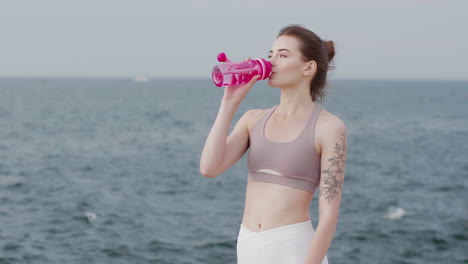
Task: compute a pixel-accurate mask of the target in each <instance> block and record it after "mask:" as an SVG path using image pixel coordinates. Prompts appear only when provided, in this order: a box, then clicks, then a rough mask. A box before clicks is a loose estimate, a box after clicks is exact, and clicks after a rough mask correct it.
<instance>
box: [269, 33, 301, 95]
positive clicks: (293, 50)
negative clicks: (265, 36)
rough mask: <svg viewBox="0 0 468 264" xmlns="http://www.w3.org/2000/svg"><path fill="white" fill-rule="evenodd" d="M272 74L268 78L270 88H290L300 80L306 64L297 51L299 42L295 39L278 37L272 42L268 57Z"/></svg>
mask: <svg viewBox="0 0 468 264" xmlns="http://www.w3.org/2000/svg"><path fill="white" fill-rule="evenodd" d="M268 57H269V58H270V62H271V65H272V73H271V75H270V77H268V85H269V86H272V87H290V86H294V85H296V84H298V83H299V82H300V81H301V80H302V78H304V77H305V76H304V75H303V73H304V71H305V69H306V68H307V62H304V61H303V56H302V53H301V51H300V50H299V42H298V40H297V39H296V38H295V37H291V36H285V35H283V36H280V37H278V38H277V39H276V40H275V41H274V42H273V46H272V48H271V50H270V53H269V56H268Z"/></svg>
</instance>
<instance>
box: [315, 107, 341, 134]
mask: <svg viewBox="0 0 468 264" xmlns="http://www.w3.org/2000/svg"><path fill="white" fill-rule="evenodd" d="M315 126H316V129H315V130H316V133H317V135H318V137H319V138H323V137H324V136H331V135H337V134H340V133H343V132H345V131H346V124H345V122H344V121H343V120H342V119H341V118H340V117H339V116H338V115H336V114H333V113H330V112H328V111H327V110H326V109H323V108H322V111H320V114H319V116H318V118H317V123H316V125H315Z"/></svg>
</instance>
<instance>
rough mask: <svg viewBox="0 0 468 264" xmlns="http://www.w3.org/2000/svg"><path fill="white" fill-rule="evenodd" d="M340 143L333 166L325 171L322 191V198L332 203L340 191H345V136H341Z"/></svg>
mask: <svg viewBox="0 0 468 264" xmlns="http://www.w3.org/2000/svg"><path fill="white" fill-rule="evenodd" d="M340 135H341V136H340V141H341V142H340V143H336V145H335V151H334V152H333V157H332V158H331V159H329V160H328V161H331V165H330V167H329V168H328V169H326V170H323V171H322V173H324V175H325V179H324V186H322V187H321V189H320V196H323V197H325V199H327V201H328V202H330V201H331V200H332V199H333V198H334V197H335V196H336V195H337V194H338V190H339V191H340V192H341V191H342V190H343V180H344V167H345V163H346V138H345V134H344V133H341V134H340Z"/></svg>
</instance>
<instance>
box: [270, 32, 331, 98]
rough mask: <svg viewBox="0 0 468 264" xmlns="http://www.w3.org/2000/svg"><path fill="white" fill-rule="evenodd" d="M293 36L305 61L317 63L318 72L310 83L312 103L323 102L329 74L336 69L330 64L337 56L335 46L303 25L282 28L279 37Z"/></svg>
mask: <svg viewBox="0 0 468 264" xmlns="http://www.w3.org/2000/svg"><path fill="white" fill-rule="evenodd" d="M280 36H291V37H295V38H296V39H297V40H298V41H299V46H300V50H301V53H302V56H303V59H304V61H311V60H313V61H315V62H316V63H317V72H316V73H315V75H314V77H313V78H312V81H311V82H310V96H311V98H312V101H314V102H315V101H317V100H319V101H322V99H323V97H324V96H325V86H326V84H327V72H328V70H331V69H334V68H335V67H334V66H330V65H329V64H330V62H331V61H332V60H333V57H334V56H335V44H334V42H333V41H331V40H330V41H323V40H322V39H320V38H319V36H317V35H316V34H315V33H314V32H312V31H310V30H308V29H306V28H305V27H303V26H301V25H289V26H286V27H284V28H282V29H281V30H280V31H279V33H278V36H277V37H280Z"/></svg>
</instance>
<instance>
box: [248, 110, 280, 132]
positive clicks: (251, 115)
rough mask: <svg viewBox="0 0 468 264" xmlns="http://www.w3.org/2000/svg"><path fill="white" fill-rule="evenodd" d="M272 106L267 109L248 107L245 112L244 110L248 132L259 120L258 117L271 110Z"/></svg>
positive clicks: (260, 117)
mask: <svg viewBox="0 0 468 264" xmlns="http://www.w3.org/2000/svg"><path fill="white" fill-rule="evenodd" d="M273 107H274V106H272V107H270V108H267V109H258V108H257V109H249V110H247V112H245V114H244V115H245V117H246V119H247V124H248V130H249V133H250V131H251V129H252V128H253V126H254V125H255V124H257V123H258V121H260V119H262V117H264V116H265V115H266V114H267V113H268V111H269V110H271V109H272V108H273Z"/></svg>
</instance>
